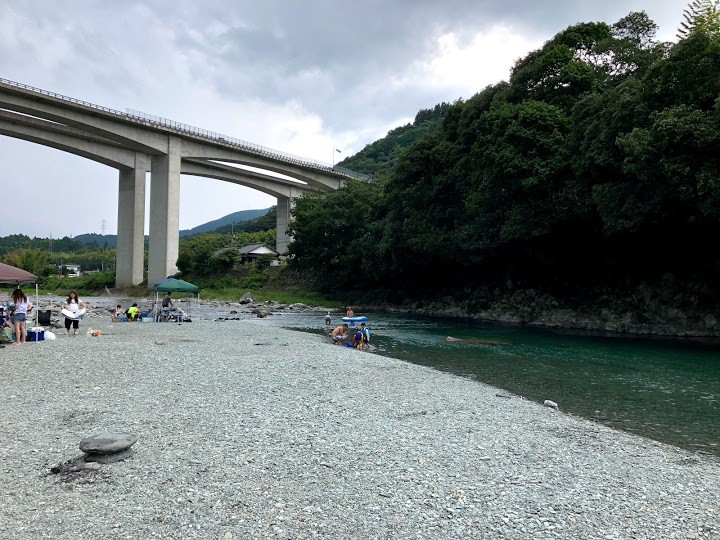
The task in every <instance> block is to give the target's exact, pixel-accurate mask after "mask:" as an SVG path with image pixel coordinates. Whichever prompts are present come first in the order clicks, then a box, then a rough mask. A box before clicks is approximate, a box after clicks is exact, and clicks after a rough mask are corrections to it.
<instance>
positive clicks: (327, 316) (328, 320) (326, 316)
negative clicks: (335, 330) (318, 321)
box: [325, 311, 332, 325]
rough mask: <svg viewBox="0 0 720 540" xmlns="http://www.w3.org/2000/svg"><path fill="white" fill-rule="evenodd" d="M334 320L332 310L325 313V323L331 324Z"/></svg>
mask: <svg viewBox="0 0 720 540" xmlns="http://www.w3.org/2000/svg"><path fill="white" fill-rule="evenodd" d="M331 322H332V318H331V317H330V312H329V311H328V312H327V315H325V324H327V325H329V324H330V323H331Z"/></svg>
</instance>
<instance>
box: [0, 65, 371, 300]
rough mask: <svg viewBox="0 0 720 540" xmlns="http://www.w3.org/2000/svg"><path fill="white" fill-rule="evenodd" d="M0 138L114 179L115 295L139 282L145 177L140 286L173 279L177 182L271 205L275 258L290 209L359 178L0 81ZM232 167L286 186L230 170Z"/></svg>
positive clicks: (194, 130) (202, 132)
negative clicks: (66, 156) (103, 169)
mask: <svg viewBox="0 0 720 540" xmlns="http://www.w3.org/2000/svg"><path fill="white" fill-rule="evenodd" d="M0 134H2V135H6V136H9V137H14V138H18V139H23V140H26V141H30V142H33V143H36V144H42V145H44V146H48V147H52V148H56V149H59V150H62V151H65V152H69V153H72V154H75V155H78V156H81V157H84V158H86V159H91V160H93V161H96V162H98V163H103V164H104V165H107V166H110V167H113V168H115V169H117V170H118V171H119V182H118V184H119V185H118V231H117V237H118V243H117V268H116V285H117V286H118V287H121V286H126V285H136V284H138V283H141V282H142V281H143V269H144V268H143V255H144V223H145V179H146V174H147V173H148V172H150V206H151V208H150V244H149V262H148V285H149V286H152V285H154V284H155V283H157V282H159V281H162V280H163V279H165V278H166V277H168V276H170V275H173V274H175V273H176V272H177V267H176V262H177V256H178V248H179V232H180V231H179V222H180V207H179V200H180V198H179V194H180V175H181V174H190V175H194V176H203V177H207V178H215V179H218V180H222V181H226V182H232V183H236V184H238V185H243V186H247V187H250V188H252V189H257V190H258V191H261V192H263V193H266V194H268V195H271V196H274V197H276V198H277V201H278V203H277V210H278V217H277V234H278V240H277V249H278V251H279V252H281V253H285V252H286V250H287V245H288V243H289V238H288V236H287V226H288V223H289V219H290V210H291V208H292V201H293V199H294V198H295V197H297V196H299V195H301V194H302V193H304V192H306V191H330V190H334V189H338V188H339V187H342V186H343V185H344V183H345V182H346V181H347V180H348V179H349V178H360V177H363V175H360V174H357V173H354V172H352V171H348V170H346V169H342V168H339V167H331V166H330V165H327V164H323V163H320V162H316V161H312V160H307V159H303V158H301V157H298V156H292V155H290V154H285V153H282V152H278V151H275V150H271V149H268V148H264V147H261V146H259V145H255V144H253V143H249V142H246V141H242V140H239V139H234V138H232V137H228V136H225V135H222V134H218V133H213V132H209V131H206V130H202V129H199V128H195V127H193V126H188V125H185V124H180V123H177V122H173V121H171V120H167V119H163V118H158V117H153V116H149V115H145V114H143V113H138V112H135V111H130V112H125V113H123V112H120V111H116V110H112V109H108V108H106V107H101V106H98V105H94V104H91V103H87V102H83V101H80V100H76V99H73V98H69V97H66V96H61V95H58V94H54V93H52V92H48V91H45V90H41V89H38V88H32V87H28V86H26V85H23V84H20V83H16V82H13V81H8V80H5V79H0ZM219 162H227V163H235V164H238V165H241V166H249V167H253V168H256V169H262V170H264V171H269V172H272V173H278V174H282V175H284V176H285V177H286V178H282V177H278V176H274V175H271V174H263V173H261V172H256V171H254V170H253V171H251V170H247V169H243V168H240V167H237V166H230V165H227V164H224V163H219Z"/></svg>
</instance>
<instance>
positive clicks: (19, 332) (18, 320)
mask: <svg viewBox="0 0 720 540" xmlns="http://www.w3.org/2000/svg"><path fill="white" fill-rule="evenodd" d="M12 299H13V302H15V310H14V311H13V325H14V326H15V344H16V345H19V344H20V343H25V342H26V340H27V314H28V312H29V311H32V308H33V305H32V302H30V300H28V297H27V296H25V293H24V292H22V290H20V289H16V290H15V292H13V293H12Z"/></svg>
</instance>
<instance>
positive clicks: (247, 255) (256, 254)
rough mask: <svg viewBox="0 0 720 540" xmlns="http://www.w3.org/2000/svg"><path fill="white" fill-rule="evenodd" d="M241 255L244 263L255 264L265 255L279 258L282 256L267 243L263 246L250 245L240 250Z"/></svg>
mask: <svg viewBox="0 0 720 540" xmlns="http://www.w3.org/2000/svg"><path fill="white" fill-rule="evenodd" d="M239 251H240V254H241V255H242V258H243V262H249V263H253V264H254V263H255V262H256V261H257V260H258V259H259V258H260V257H262V256H263V255H272V256H273V257H277V256H278V255H280V253H278V252H277V251H275V250H274V249H273V248H271V247H270V246H268V245H267V244H265V243H262V244H249V245H247V246H244V247H241V248H240V250H239Z"/></svg>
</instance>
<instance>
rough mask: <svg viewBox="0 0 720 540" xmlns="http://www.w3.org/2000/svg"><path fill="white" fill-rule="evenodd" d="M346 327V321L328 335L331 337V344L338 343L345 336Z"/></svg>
mask: <svg viewBox="0 0 720 540" xmlns="http://www.w3.org/2000/svg"><path fill="white" fill-rule="evenodd" d="M347 329H348V325H347V323H345V324H343V325H342V326H338V327H336V328H335V330H333V331H332V332H331V333H330V337H331V338H332V341H333V344H335V345H340V342H341V341H342V340H343V339H346V338H347V335H346V334H345V332H346V331H347Z"/></svg>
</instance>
